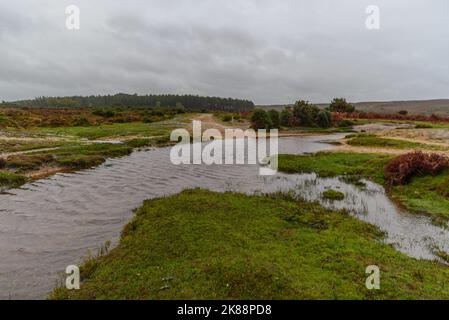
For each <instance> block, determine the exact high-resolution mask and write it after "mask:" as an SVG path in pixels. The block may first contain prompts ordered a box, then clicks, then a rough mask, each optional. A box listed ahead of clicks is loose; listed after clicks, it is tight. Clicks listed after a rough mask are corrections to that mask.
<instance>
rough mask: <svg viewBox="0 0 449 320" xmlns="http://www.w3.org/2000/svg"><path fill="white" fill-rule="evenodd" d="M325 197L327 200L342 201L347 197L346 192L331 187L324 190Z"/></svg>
mask: <svg viewBox="0 0 449 320" xmlns="http://www.w3.org/2000/svg"><path fill="white" fill-rule="evenodd" d="M323 198H324V199H327V200H337V201H341V200H343V199H344V198H345V194H344V193H343V192H340V191H337V190H333V189H329V190H326V191H324V192H323Z"/></svg>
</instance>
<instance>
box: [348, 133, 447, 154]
mask: <svg viewBox="0 0 449 320" xmlns="http://www.w3.org/2000/svg"><path fill="white" fill-rule="evenodd" d="M347 138H348V140H347V143H348V144H349V145H351V146H357V147H380V148H393V149H413V150H436V151H446V150H447V148H445V147H442V146H439V145H433V144H431V143H428V144H427V143H419V142H412V141H406V140H399V139H390V138H382V137H378V136H376V135H374V134H355V135H349V136H347Z"/></svg>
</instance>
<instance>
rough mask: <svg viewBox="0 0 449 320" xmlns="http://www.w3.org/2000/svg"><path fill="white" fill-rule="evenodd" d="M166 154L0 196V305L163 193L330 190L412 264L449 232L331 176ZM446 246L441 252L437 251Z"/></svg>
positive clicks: (39, 283) (305, 142)
mask: <svg viewBox="0 0 449 320" xmlns="http://www.w3.org/2000/svg"><path fill="white" fill-rule="evenodd" d="M343 135H344V134H341V135H333V136H322V137H319V136H315V137H291V138H282V139H281V140H280V153H292V154H300V153H304V152H317V151H321V150H326V149H331V148H333V146H332V145H329V144H325V143H321V141H322V140H327V141H329V140H330V139H340V138H341V137H342V136H343ZM169 152H170V148H160V149H153V150H149V151H139V152H134V153H133V154H131V155H130V156H127V157H123V158H118V159H111V160H108V161H107V162H106V163H105V164H103V165H101V166H100V167H97V168H96V169H92V170H86V171H82V172H80V173H74V174H58V175H56V176H54V177H51V178H49V179H45V180H39V181H37V182H34V183H32V184H27V185H25V186H24V187H23V188H21V189H17V190H12V191H11V193H10V194H4V195H0V256H2V257H7V259H1V260H0V298H3V299H8V298H19V299H24V298H32V299H39V298H45V297H46V295H47V294H48V293H49V292H50V291H51V290H52V289H53V288H54V287H55V285H56V284H57V282H58V280H59V279H60V275H59V274H60V273H61V272H63V271H64V269H65V267H66V266H68V265H70V264H79V263H80V262H81V261H82V257H85V256H86V254H87V252H88V250H89V249H95V248H98V246H99V245H101V244H102V243H104V242H105V241H108V240H111V241H112V242H113V243H115V242H116V241H117V240H118V237H119V235H120V231H121V229H122V227H123V226H124V225H125V224H126V223H127V222H128V221H129V219H130V218H131V217H132V215H133V213H132V209H133V208H136V207H138V206H140V205H141V203H142V201H143V200H145V199H149V198H154V197H160V196H165V195H172V194H175V193H178V192H180V191H181V190H183V189H185V188H193V187H202V188H208V189H211V190H213V191H239V192H246V193H259V192H276V191H288V190H294V192H295V193H296V194H297V195H298V196H301V197H304V198H305V199H308V200H318V201H321V193H322V192H323V190H325V189H327V188H330V187H332V188H334V189H335V188H336V189H337V190H339V191H341V192H344V193H345V194H346V198H345V200H343V201H341V202H323V204H324V205H325V206H327V207H330V208H343V207H346V208H348V209H350V210H352V211H353V214H355V215H357V216H358V217H360V218H361V219H363V220H365V221H368V222H370V223H373V224H376V225H378V226H379V227H380V228H381V229H383V230H384V231H386V232H387V234H388V236H387V240H386V241H387V242H389V243H392V244H394V245H395V246H396V247H397V248H398V249H399V250H401V251H403V252H406V253H407V254H409V255H411V256H414V257H417V258H433V255H432V253H431V248H430V246H432V245H437V246H439V247H440V248H441V249H446V251H447V249H448V248H447V244H448V243H449V233H448V232H447V231H445V230H443V229H440V228H438V227H435V226H433V225H431V224H430V222H429V221H428V219H427V218H423V217H419V216H416V215H411V214H408V213H406V212H403V211H401V210H399V209H398V208H397V207H396V206H395V205H394V204H393V203H392V202H391V201H389V200H388V198H387V197H386V196H385V193H384V191H383V189H382V188H381V187H380V186H378V185H375V184H372V183H370V182H366V189H364V190H360V189H357V187H354V186H351V185H348V184H345V183H344V182H342V181H340V180H338V179H319V178H317V177H316V176H315V175H313V174H312V175H311V174H307V175H286V174H280V173H279V174H277V175H276V176H268V177H261V176H259V174H258V173H259V170H258V167H257V166H247V165H226V166H217V165H212V166H207V165H181V166H175V165H173V164H171V162H170V159H169ZM445 246H446V247H445Z"/></svg>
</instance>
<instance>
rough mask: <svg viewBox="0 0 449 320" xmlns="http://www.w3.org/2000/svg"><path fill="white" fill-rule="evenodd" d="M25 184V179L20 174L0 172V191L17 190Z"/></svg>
mask: <svg viewBox="0 0 449 320" xmlns="http://www.w3.org/2000/svg"><path fill="white" fill-rule="evenodd" d="M26 182H27V178H26V177H25V176H23V175H21V174H16V173H12V172H6V171H0V190H5V189H9V188H18V187H20V186H21V185H23V184H24V183H26Z"/></svg>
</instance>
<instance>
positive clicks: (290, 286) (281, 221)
mask: <svg viewBox="0 0 449 320" xmlns="http://www.w3.org/2000/svg"><path fill="white" fill-rule="evenodd" d="M381 239H382V233H381V232H379V230H378V229H376V228H375V227H374V226H371V225H369V224H367V223H364V222H361V221H359V220H357V219H356V218H353V217H351V216H350V215H349V214H347V213H346V212H344V211H340V212H336V211H330V210H326V209H324V208H323V207H321V206H319V205H317V204H312V203H306V202H301V201H297V200H293V199H292V198H290V197H289V196H288V195H281V194H276V195H270V196H247V195H243V194H238V193H224V194H221V193H214V192H210V191H205V190H199V189H195V190H186V191H184V192H182V193H180V194H177V195H175V196H171V197H168V198H159V199H154V200H148V201H146V202H145V203H144V205H143V206H142V207H141V208H139V209H137V210H136V216H135V218H134V219H133V220H132V221H131V222H130V223H129V224H128V225H127V226H126V227H125V228H124V230H123V233H122V237H121V241H120V244H119V245H118V247H117V248H115V249H113V250H111V251H110V252H109V253H107V254H105V255H103V256H100V257H97V258H91V259H88V260H87V261H86V262H85V264H84V265H83V266H82V267H81V275H82V285H81V289H80V290H72V291H68V290H66V289H63V288H57V289H55V290H54V292H53V294H52V295H51V298H52V299H447V298H448V297H449V282H448V277H449V268H448V267H447V266H445V265H443V264H440V263H438V262H432V261H422V260H416V259H413V258H410V257H408V256H406V255H405V254H402V253H400V252H398V251H396V250H395V249H394V248H393V247H391V246H389V245H386V244H384V243H382V241H381ZM370 265H377V266H378V267H379V268H380V272H381V278H380V279H381V280H380V289H379V290H368V289H367V288H366V286H365V282H366V278H367V274H366V273H365V271H366V268H367V266H370Z"/></svg>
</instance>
